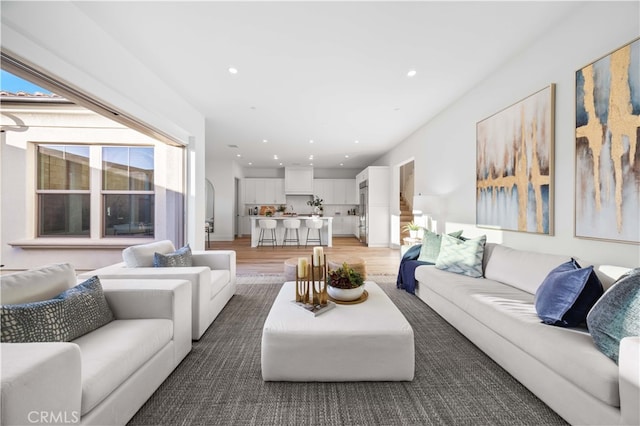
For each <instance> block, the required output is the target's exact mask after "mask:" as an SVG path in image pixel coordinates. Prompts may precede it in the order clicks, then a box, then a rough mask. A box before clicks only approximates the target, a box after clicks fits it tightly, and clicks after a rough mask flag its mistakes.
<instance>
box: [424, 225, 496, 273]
mask: <svg viewBox="0 0 640 426" xmlns="http://www.w3.org/2000/svg"><path fill="white" fill-rule="evenodd" d="M486 241H487V236H486V235H482V236H480V237H477V238H472V239H470V240H464V241H463V240H460V239H458V238H455V237H452V236H450V235H446V234H445V235H443V236H442V245H441V246H440V253H439V254H438V259H436V268H438V269H443V270H446V271H449V272H454V273H456V274H462V275H468V276H470V277H475V278H479V277H481V276H482V257H483V255H484V245H485V243H486Z"/></svg>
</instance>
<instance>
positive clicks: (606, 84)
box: [575, 39, 640, 244]
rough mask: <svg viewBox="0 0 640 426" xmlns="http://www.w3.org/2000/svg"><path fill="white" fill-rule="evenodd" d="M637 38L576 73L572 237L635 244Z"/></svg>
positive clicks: (639, 176) (638, 200)
mask: <svg viewBox="0 0 640 426" xmlns="http://www.w3.org/2000/svg"><path fill="white" fill-rule="evenodd" d="M639 138H640V39H636V40H634V41H632V42H631V43H629V44H627V45H625V46H623V47H621V48H619V49H617V50H615V51H614V52H612V53H610V54H608V55H606V56H604V57H602V58H600V59H598V60H597V61H595V62H593V63H591V64H589V65H587V66H585V67H584V68H582V69H580V70H578V71H576V142H575V143H576V147H575V157H576V158H575V173H576V177H575V236H576V237H581V238H594V239H603V240H615V241H619V242H626V243H636V244H637V243H640V145H639V144H638V140H639Z"/></svg>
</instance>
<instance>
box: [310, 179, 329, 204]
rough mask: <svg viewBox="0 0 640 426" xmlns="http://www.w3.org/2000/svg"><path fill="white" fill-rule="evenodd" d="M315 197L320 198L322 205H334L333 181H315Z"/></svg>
mask: <svg viewBox="0 0 640 426" xmlns="http://www.w3.org/2000/svg"><path fill="white" fill-rule="evenodd" d="M313 195H315V196H317V197H319V198H320V199H321V200H323V201H322V204H334V203H332V202H331V200H332V199H333V179H314V180H313Z"/></svg>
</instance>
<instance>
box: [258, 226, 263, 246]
mask: <svg viewBox="0 0 640 426" xmlns="http://www.w3.org/2000/svg"><path fill="white" fill-rule="evenodd" d="M263 236H264V229H261V230H260V236H259V237H258V247H260V245H261V244H264V243H263V241H262V238H263Z"/></svg>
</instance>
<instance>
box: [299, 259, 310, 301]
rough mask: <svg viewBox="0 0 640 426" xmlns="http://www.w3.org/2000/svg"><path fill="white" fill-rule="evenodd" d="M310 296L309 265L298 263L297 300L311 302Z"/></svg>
mask: <svg viewBox="0 0 640 426" xmlns="http://www.w3.org/2000/svg"><path fill="white" fill-rule="evenodd" d="M309 296H310V294H309V267H308V265H306V264H305V265H303V266H302V268H301V267H300V265H296V302H301V303H305V304H306V303H310V302H311V301H310V297H309Z"/></svg>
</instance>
